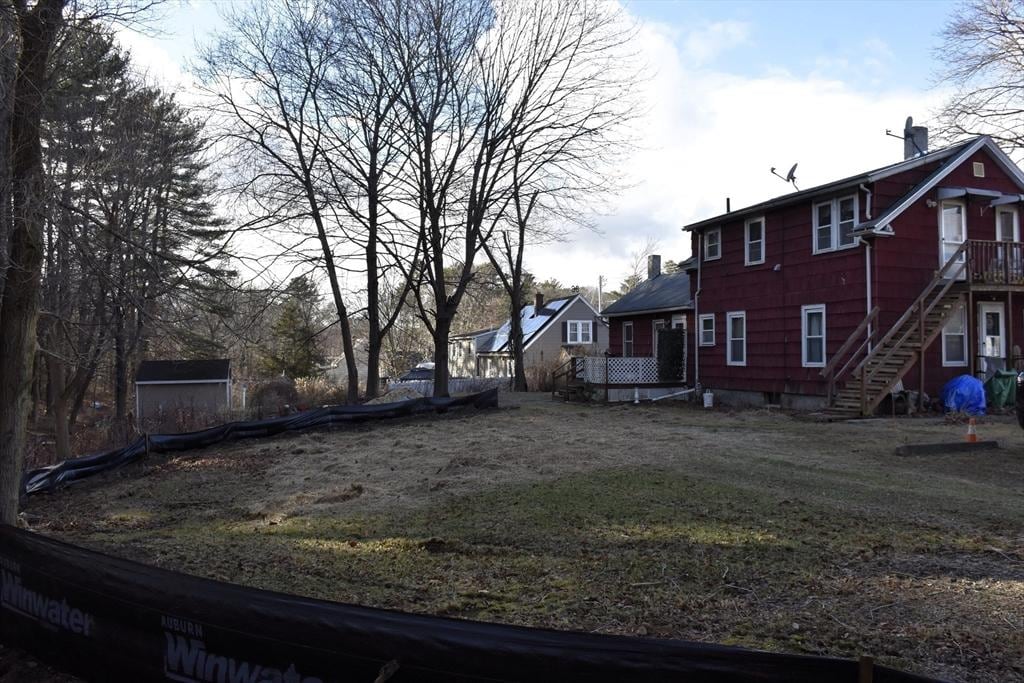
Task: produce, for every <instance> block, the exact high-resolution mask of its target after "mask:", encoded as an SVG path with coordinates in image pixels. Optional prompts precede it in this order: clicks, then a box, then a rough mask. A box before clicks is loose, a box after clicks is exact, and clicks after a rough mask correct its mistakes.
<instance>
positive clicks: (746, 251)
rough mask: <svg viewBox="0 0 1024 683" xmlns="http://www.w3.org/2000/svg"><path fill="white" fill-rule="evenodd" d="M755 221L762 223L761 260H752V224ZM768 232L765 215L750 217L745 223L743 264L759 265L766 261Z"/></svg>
mask: <svg viewBox="0 0 1024 683" xmlns="http://www.w3.org/2000/svg"><path fill="white" fill-rule="evenodd" d="M754 223H760V224H761V240H760V241H761V260H759V261H751V260H750V226H751V225H753V224H754ZM766 233H767V230H765V223H764V216H761V217H759V218H748V219H747V221H746V222H745V223H744V224H743V265H745V266H759V265H761V264H762V263H764V259H765V244H766V239H765V238H766V236H767V235H766Z"/></svg>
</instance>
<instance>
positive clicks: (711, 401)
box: [704, 391, 715, 408]
mask: <svg viewBox="0 0 1024 683" xmlns="http://www.w3.org/2000/svg"><path fill="white" fill-rule="evenodd" d="M704 407H705V408H714V407H715V395H714V394H712V393H711V392H710V391H705V392H704Z"/></svg>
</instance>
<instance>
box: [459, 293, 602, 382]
mask: <svg viewBox="0 0 1024 683" xmlns="http://www.w3.org/2000/svg"><path fill="white" fill-rule="evenodd" d="M521 319H522V323H523V345H524V348H523V362H524V365H525V367H526V369H527V371H529V370H531V369H533V370H551V369H553V368H554V367H555V366H556V365H557V364H558V363H560V362H562V360H563V350H568V349H572V350H574V351H576V352H577V353H583V354H586V355H600V354H602V353H604V351H605V349H607V348H608V324H607V323H606V322H605V321H604V320H602V319H601V317H600V315H598V312H597V311H596V310H594V307H593V306H591V305H590V304H589V303H588V302H587V300H586V299H584V298H583V297H582V296H580V295H579V294H574V295H572V296H568V297H562V298H559V299H553V300H551V301H548V302H545V301H544V296H543V295H541V294H537V295H536V297H535V298H534V302H533V304H530V305H528V306H524V307H523V310H522V313H521ZM510 331H511V325H510V324H509V323H508V322H507V321H506V322H505V324H504V325H502V326H501V327H499V328H497V329H493V330H481V331H479V332H472V333H469V334H462V335H457V336H453V337H452V339H451V343H450V344H449V346H448V361H449V363H450V366H451V374H452V376H453V377H456V376H461V377H511V376H512V351H511V345H510V340H509V334H510Z"/></svg>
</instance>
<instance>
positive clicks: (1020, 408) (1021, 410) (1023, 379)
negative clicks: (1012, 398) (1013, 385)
mask: <svg viewBox="0 0 1024 683" xmlns="http://www.w3.org/2000/svg"><path fill="white" fill-rule="evenodd" d="M1017 424H1019V425H1020V427H1021V429H1024V372H1022V373H1020V374H1019V375H1017Z"/></svg>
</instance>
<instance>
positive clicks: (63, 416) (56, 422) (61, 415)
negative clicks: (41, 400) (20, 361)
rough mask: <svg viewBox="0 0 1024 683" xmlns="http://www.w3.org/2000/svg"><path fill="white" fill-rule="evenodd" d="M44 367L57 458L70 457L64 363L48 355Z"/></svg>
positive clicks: (64, 458)
mask: <svg viewBox="0 0 1024 683" xmlns="http://www.w3.org/2000/svg"><path fill="white" fill-rule="evenodd" d="M46 369H47V371H48V373H49V376H50V388H51V392H52V396H51V398H50V417H51V418H53V441H54V450H55V454H56V456H57V460H58V461H60V460H67V459H68V458H70V457H71V432H70V430H69V421H68V401H67V397H66V392H65V389H66V387H65V377H64V375H65V372H64V364H63V363H62V362H61V361H60V360H58V359H57V358H54V357H53V356H48V357H47V359H46Z"/></svg>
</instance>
